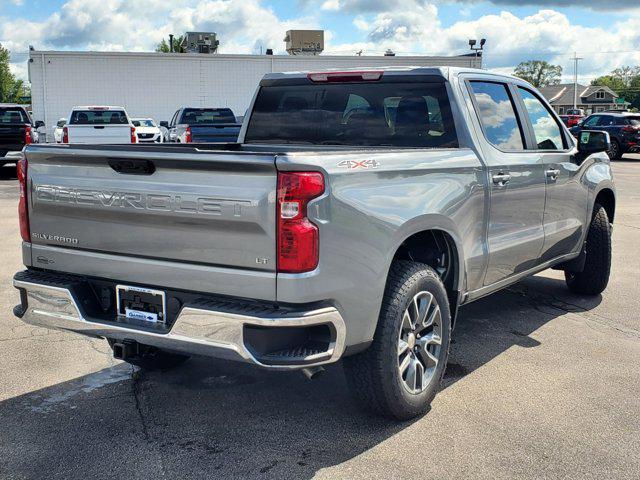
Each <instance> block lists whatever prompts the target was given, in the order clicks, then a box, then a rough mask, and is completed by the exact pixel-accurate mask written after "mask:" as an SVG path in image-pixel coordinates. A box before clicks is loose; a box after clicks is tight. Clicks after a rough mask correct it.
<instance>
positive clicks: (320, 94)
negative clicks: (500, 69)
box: [245, 82, 458, 148]
mask: <svg viewBox="0 0 640 480" xmlns="http://www.w3.org/2000/svg"><path fill="white" fill-rule="evenodd" d="M245 143H281V144H298V145H309V144H311V145H348V146H396V147H421V148H456V147H458V137H457V135H456V131H455V127H454V122H453V117H452V114H451V106H450V104H449V98H448V97H447V91H446V88H445V86H444V84H443V83H418V82H411V83H409V82H408V83H396V82H393V83H392V82H388V83H385V82H376V83H366V82H362V83H355V82H354V83H333V84H322V85H319V84H309V85H293V86H292V85H288V86H278V85H273V86H263V87H261V88H260V91H259V92H258V96H257V98H256V102H255V105H254V107H253V111H252V112H251V119H250V122H249V125H248V127H247V133H246V135H245Z"/></svg>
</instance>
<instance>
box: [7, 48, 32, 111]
mask: <svg viewBox="0 0 640 480" xmlns="http://www.w3.org/2000/svg"><path fill="white" fill-rule="evenodd" d="M10 59H11V52H9V50H7V49H6V48H4V47H3V46H2V44H0V102H1V103H19V102H21V99H22V98H23V97H27V96H28V94H29V90H28V89H27V88H26V87H25V85H24V82H23V81H22V80H18V79H16V77H15V75H14V74H13V73H11V69H10V68H9V62H10Z"/></svg>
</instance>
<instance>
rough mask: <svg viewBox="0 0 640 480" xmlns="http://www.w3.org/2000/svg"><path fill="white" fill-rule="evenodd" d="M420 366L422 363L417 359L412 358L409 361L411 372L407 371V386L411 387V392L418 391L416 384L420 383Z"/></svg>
mask: <svg viewBox="0 0 640 480" xmlns="http://www.w3.org/2000/svg"><path fill="white" fill-rule="evenodd" d="M419 364H420V362H418V361H417V360H416V359H415V358H412V359H411V360H410V361H409V370H408V371H407V386H408V387H409V390H411V391H412V392H415V391H416V382H417V381H418V378H417V374H418V369H417V365H419Z"/></svg>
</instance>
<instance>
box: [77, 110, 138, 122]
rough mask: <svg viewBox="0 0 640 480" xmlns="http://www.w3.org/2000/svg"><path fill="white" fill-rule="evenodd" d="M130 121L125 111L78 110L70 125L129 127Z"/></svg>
mask: <svg viewBox="0 0 640 480" xmlns="http://www.w3.org/2000/svg"><path fill="white" fill-rule="evenodd" d="M128 123H129V119H128V118H127V114H126V113H124V110H76V111H74V112H73V113H72V114H71V119H70V120H69V125H127V124H128Z"/></svg>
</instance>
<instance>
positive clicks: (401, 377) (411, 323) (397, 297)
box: [344, 261, 451, 420]
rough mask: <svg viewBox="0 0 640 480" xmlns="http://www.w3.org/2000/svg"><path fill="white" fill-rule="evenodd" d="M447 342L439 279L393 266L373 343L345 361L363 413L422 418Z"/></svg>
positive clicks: (409, 265)
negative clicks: (364, 411) (367, 411)
mask: <svg viewBox="0 0 640 480" xmlns="http://www.w3.org/2000/svg"><path fill="white" fill-rule="evenodd" d="M450 338H451V314H450V311H449V302H448V298H447V292H446V290H445V288H444V285H443V284H442V280H441V279H440V277H439V276H438V274H437V273H436V272H435V271H434V270H433V269H432V268H431V267H429V266H427V265H424V264H421V263H413V262H407V261H399V262H396V263H394V264H393V265H392V267H391V271H390V273H389V279H388V280H387V287H386V290H385V294H384V298H383V300H382V309H381V312H380V317H379V319H378V325H377V328H376V332H375V335H374V338H373V343H372V344H371V346H370V347H369V348H368V349H367V350H366V351H364V352H362V353H360V354H357V355H354V356H351V357H347V358H345V360H344V367H345V373H346V376H347V380H348V382H349V386H350V388H351V391H352V393H353V395H354V397H355V398H356V399H357V400H358V402H359V403H360V405H361V406H362V407H364V408H365V409H366V410H369V411H371V412H373V413H375V414H378V415H382V416H386V417H390V418H394V419H397V420H407V419H410V418H413V417H415V416H418V415H420V414H423V413H425V412H426V411H427V410H428V409H429V406H430V404H431V401H432V400H433V398H434V397H435V395H436V393H437V392H438V389H439V387H440V382H441V380H442V376H443V374H444V371H445V368H446V363H447V357H448V354H449V342H450Z"/></svg>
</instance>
